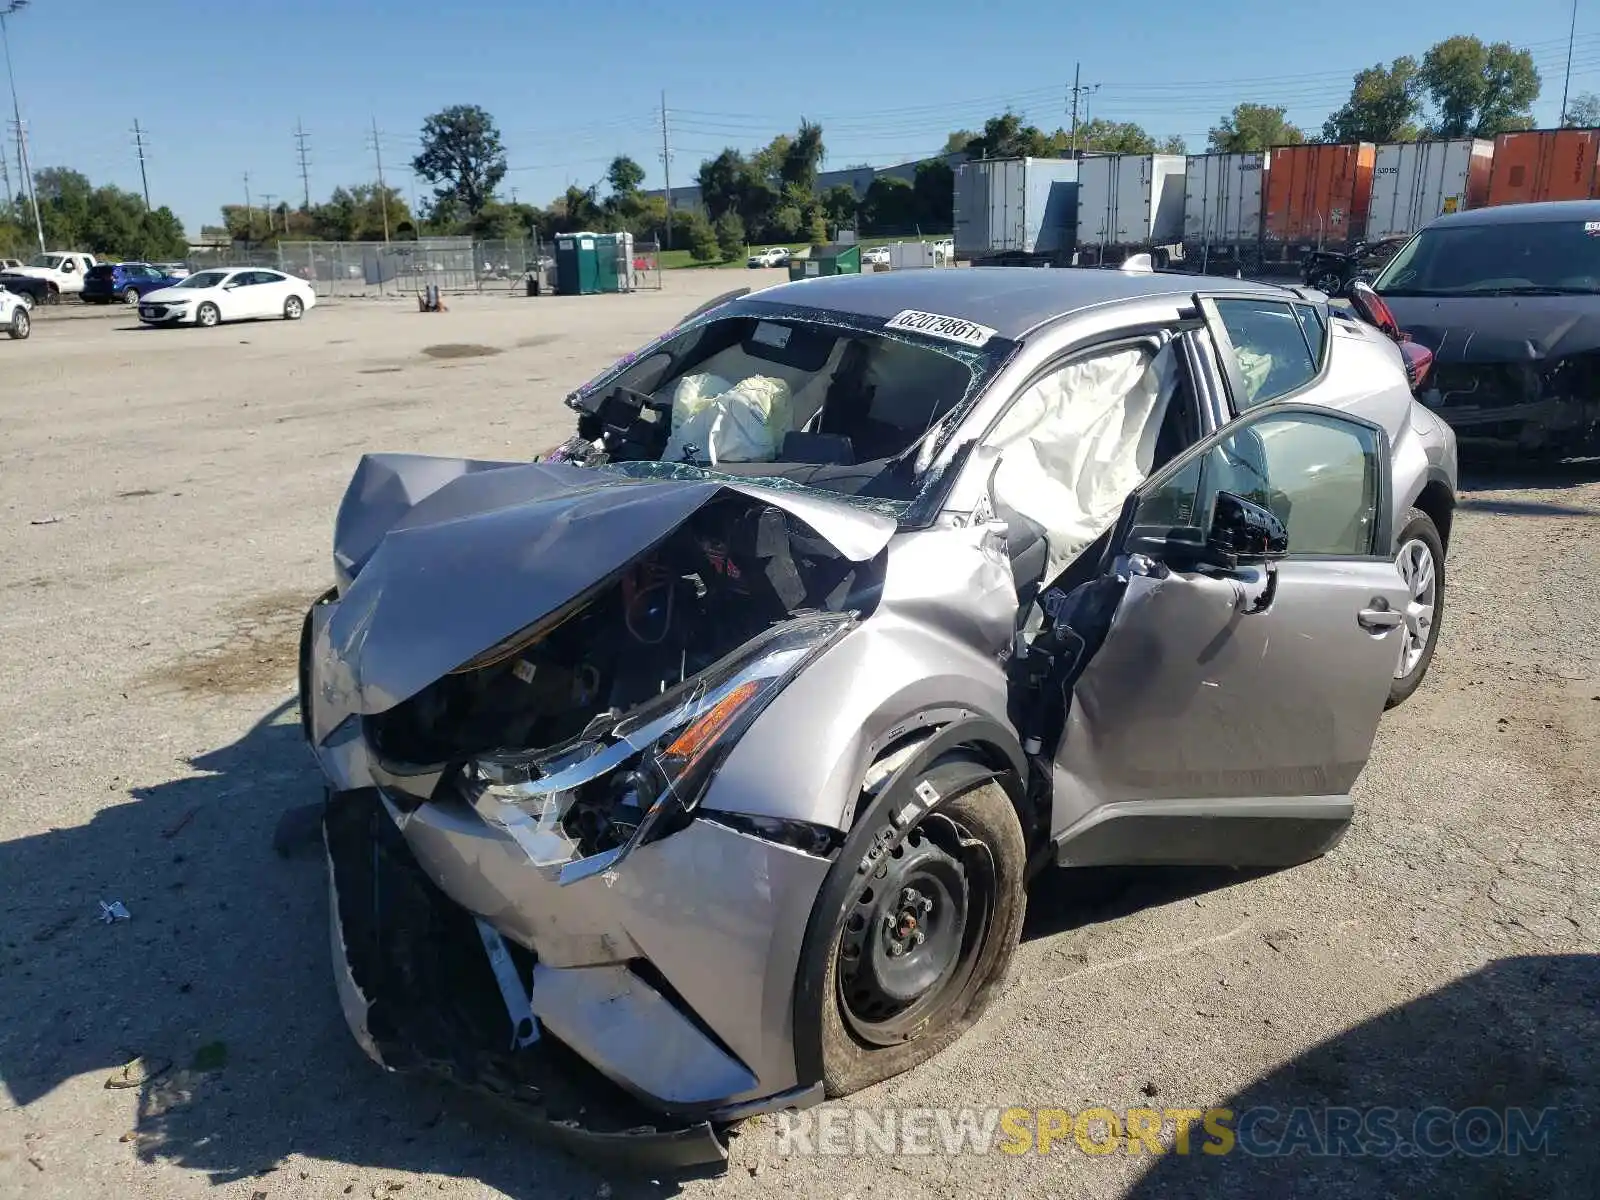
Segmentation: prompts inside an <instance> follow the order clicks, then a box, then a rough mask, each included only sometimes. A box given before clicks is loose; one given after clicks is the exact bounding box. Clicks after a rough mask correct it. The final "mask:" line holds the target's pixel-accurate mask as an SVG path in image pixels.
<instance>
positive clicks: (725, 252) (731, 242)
mask: <svg viewBox="0 0 1600 1200" xmlns="http://www.w3.org/2000/svg"><path fill="white" fill-rule="evenodd" d="M716 238H717V249H718V250H719V251H721V252H722V261H723V262H731V261H732V260H733V259H736V258H738V257H740V256H741V255H742V254H744V246H745V242H744V222H743V221H741V220H740V219H739V214H738V213H734V212H725V213H723V214H722V215H721V216H720V217H718V218H717V224H716Z"/></svg>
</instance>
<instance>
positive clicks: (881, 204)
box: [861, 175, 917, 234]
mask: <svg viewBox="0 0 1600 1200" xmlns="http://www.w3.org/2000/svg"><path fill="white" fill-rule="evenodd" d="M916 223H917V193H916V190H915V189H914V188H913V187H912V186H911V184H909V183H907V182H906V181H905V180H904V179H894V178H892V177H890V176H888V175H880V176H878V178H876V179H874V180H873V181H872V183H871V185H870V186H869V187H868V188H867V194H866V195H865V196H864V197H863V198H862V200H861V229H862V231H863V232H865V233H877V234H889V233H910V232H912V231H913V230H914V229H915V228H916Z"/></svg>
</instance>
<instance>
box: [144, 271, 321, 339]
mask: <svg viewBox="0 0 1600 1200" xmlns="http://www.w3.org/2000/svg"><path fill="white" fill-rule="evenodd" d="M316 302H317V294H316V292H314V291H312V290H311V285H310V284H309V283H307V282H306V281H305V280H303V279H295V278H293V277H292V276H289V275H285V274H284V273H283V272H281V271H269V270H266V269H265V268H262V267H241V268H239V269H236V270H212V271H196V272H195V273H194V274H193V275H190V276H189V277H188V278H187V279H185V280H184V281H183V282H182V283H178V284H174V285H173V286H172V287H169V288H162V289H161V290H160V291H158V292H151V293H149V294H148V295H147V296H145V297H144V299H142V300H140V301H139V319H140V320H141V321H143V322H144V323H145V324H146V325H207V326H209V325H216V324H219V323H220V322H222V321H248V320H251V319H253V318H256V317H282V318H283V319H284V320H286V321H298V320H299V319H300V318H301V317H302V316H304V315H305V311H306V309H308V308H310V307H311V306H312V305H314V304H316Z"/></svg>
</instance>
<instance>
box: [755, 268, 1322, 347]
mask: <svg viewBox="0 0 1600 1200" xmlns="http://www.w3.org/2000/svg"><path fill="white" fill-rule="evenodd" d="M1224 290H1225V291H1228V292H1230V293H1234V294H1238V293H1244V294H1247V295H1248V294H1256V295H1262V296H1271V297H1273V298H1274V299H1279V300H1288V299H1293V298H1294V296H1293V294H1292V293H1290V292H1289V291H1288V290H1287V289H1285V288H1281V287H1276V286H1274V285H1272V284H1265V283H1255V282H1252V281H1250V280H1244V279H1230V278H1226V277H1222V276H1200V275H1182V274H1178V273H1176V272H1170V271H1155V272H1131V271H1118V270H1104V269H1101V268H1098V267H1060V268H1046V269H1041V268H1038V267H957V268H947V269H944V270H932V271H892V272H887V273H879V272H874V273H873V274H870V275H853V274H852V275H824V276H818V277H815V278H812V279H803V280H798V281H796V282H793V283H786V284H779V285H778V286H776V287H771V288H763V289H762V290H761V291H759V292H754V293H752V294H750V295H749V296H747V297H745V299H746V300H748V301H752V302H755V303H758V304H783V305H795V306H797V307H803V308H820V309H830V310H833V311H835V312H845V313H851V314H853V315H855V316H861V317H878V318H882V319H884V320H887V319H888V318H890V317H892V316H894V315H895V314H896V313H899V312H903V311H905V310H906V309H916V310H918V311H921V312H931V313H938V314H940V315H942V316H949V317H958V318H960V319H961V320H964V321H972V322H974V323H975V324H979V325H987V326H988V327H989V328H991V329H993V330H995V332H997V333H998V334H999V335H1000V336H1001V337H1004V338H1011V339H1015V338H1020V337H1022V336H1024V335H1025V334H1027V333H1029V332H1030V331H1032V330H1034V329H1036V328H1038V327H1039V326H1040V325H1042V324H1043V323H1044V322H1046V321H1050V320H1053V319H1054V318H1056V317H1061V316H1065V315H1067V314H1068V313H1073V312H1078V311H1080V310H1083V309H1086V308H1095V307H1098V306H1100V305H1105V304H1115V303H1119V302H1128V301H1136V300H1148V299H1159V298H1164V297H1173V298H1180V299H1181V298H1187V297H1189V296H1192V295H1193V294H1194V293H1195V292H1196V291H1224Z"/></svg>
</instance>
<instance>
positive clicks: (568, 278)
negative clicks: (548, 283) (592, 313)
mask: <svg viewBox="0 0 1600 1200" xmlns="http://www.w3.org/2000/svg"><path fill="white" fill-rule="evenodd" d="M595 240H596V235H594V234H592V233H567V234H562V235H561V236H559V237H558V238H556V295H558V296H593V295H594V294H595V293H597V292H598V291H599V290H600V255H599V252H598V250H597V248H596V246H595Z"/></svg>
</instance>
